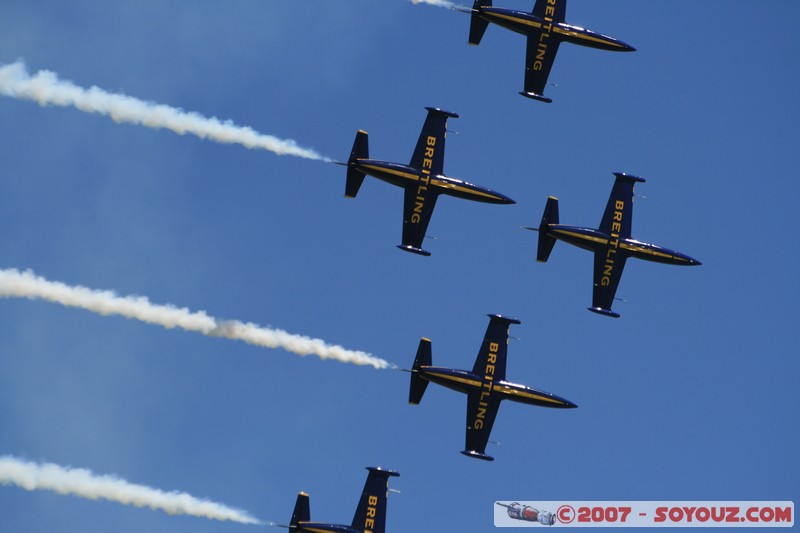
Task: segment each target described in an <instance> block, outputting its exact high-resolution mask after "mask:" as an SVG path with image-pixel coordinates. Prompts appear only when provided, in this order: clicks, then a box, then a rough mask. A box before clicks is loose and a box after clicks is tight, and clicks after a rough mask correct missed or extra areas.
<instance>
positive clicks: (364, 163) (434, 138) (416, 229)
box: [340, 107, 515, 256]
mask: <svg viewBox="0 0 800 533" xmlns="http://www.w3.org/2000/svg"><path fill="white" fill-rule="evenodd" d="M425 109H427V110H428V117H427V118H426V119H425V124H424V125H423V126H422V132H421V133H420V136H419V140H418V141H417V147H416V148H415V149H414V154H413V155H412V156H411V163H409V164H408V165H402V164H400V163H389V162H386V161H379V160H377V159H370V158H369V146H368V141H367V139H368V137H367V132H366V131H363V130H359V131H358V133H357V134H356V140H355V142H354V143H353V150H352V151H351V153H350V159H349V160H348V161H347V164H346V166H347V183H346V185H345V192H344V195H345V196H346V197H347V198H355V197H356V194H358V189H359V188H360V187H361V183H362V182H363V181H364V176H366V175H367V174H369V175H370V176H374V177H376V178H378V179H379V180H382V181H385V182H387V183H391V184H392V185H397V186H398V187H402V188H403V189H405V197H404V199H403V244H400V245H398V246H397V247H398V248H400V249H401V250H405V251H407V252H413V253H415V254H420V255H425V256H428V255H431V254H430V252H427V251H425V250H423V249H422V239H424V238H425V232H426V230H427V229H428V223H429V222H430V220H431V215H432V214H433V208H434V206H435V205H436V199H437V198H438V197H439V195H440V194H449V195H450V196H455V197H458V198H464V199H466V200H474V201H476V202H486V203H491V204H513V203H515V202H514V200H512V199H511V198H509V197H508V196H505V195H503V194H500V193H499V192H495V191H493V190H491V189H487V188H485V187H480V186H478V185H473V184H472V183H467V182H466V181H461V180H458V179H455V178H448V177H447V176H445V175H444V140H445V128H446V125H447V119H448V117H453V118H458V115H456V114H455V113H451V112H449V111H443V110H441V109H437V108H433V107H426V108H425ZM340 164H342V165H344V163H340Z"/></svg>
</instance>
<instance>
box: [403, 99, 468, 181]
mask: <svg viewBox="0 0 800 533" xmlns="http://www.w3.org/2000/svg"><path fill="white" fill-rule="evenodd" d="M425 109H427V110H428V117H427V118H426V119H425V124H423V125H422V131H421V132H420V134H419V140H417V146H416V148H414V153H413V154H412V156H411V163H409V166H410V167H412V168H415V169H417V170H420V171H422V172H423V173H425V174H429V175H431V176H439V175H444V139H445V136H446V128H447V119H448V118H449V117H453V118H458V115H456V114H455V113H451V112H450V111H444V110H442V109H438V108H435V107H426V108H425Z"/></svg>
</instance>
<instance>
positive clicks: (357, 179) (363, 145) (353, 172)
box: [344, 130, 369, 198]
mask: <svg viewBox="0 0 800 533" xmlns="http://www.w3.org/2000/svg"><path fill="white" fill-rule="evenodd" d="M359 159H369V137H368V136H367V132H366V131H364V130H358V133H356V140H355V141H354V142H353V149H352V150H351V151H350V158H349V159H348V160H347V182H346V183H345V188H344V195H345V196H346V197H348V198H355V197H356V195H357V194H358V190H359V189H360V188H361V183H363V181H364V176H365V174H364V173H363V172H361V171H360V170H358V160H359Z"/></svg>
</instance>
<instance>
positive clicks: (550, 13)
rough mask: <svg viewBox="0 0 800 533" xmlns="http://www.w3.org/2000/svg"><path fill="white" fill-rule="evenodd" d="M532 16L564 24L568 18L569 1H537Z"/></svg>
mask: <svg viewBox="0 0 800 533" xmlns="http://www.w3.org/2000/svg"><path fill="white" fill-rule="evenodd" d="M554 4H555V5H554ZM532 14H533V15H534V16H536V17H539V18H542V19H545V20H548V19H552V20H553V22H564V20H566V16H567V0H555V1H553V0H536V4H535V5H534V6H533V12H532Z"/></svg>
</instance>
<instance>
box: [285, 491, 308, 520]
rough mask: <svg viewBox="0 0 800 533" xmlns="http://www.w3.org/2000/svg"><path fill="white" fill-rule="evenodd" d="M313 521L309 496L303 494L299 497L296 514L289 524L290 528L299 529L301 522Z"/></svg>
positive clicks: (295, 508)
mask: <svg viewBox="0 0 800 533" xmlns="http://www.w3.org/2000/svg"><path fill="white" fill-rule="evenodd" d="M310 520H311V506H310V505H309V500H308V494H306V493H305V492H301V493H299V494H298V495H297V502H296V503H295V504H294V512H293V513H292V520H291V522H289V528H290V529H291V528H295V529H297V525H298V524H299V523H300V522H309V521H310Z"/></svg>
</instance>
